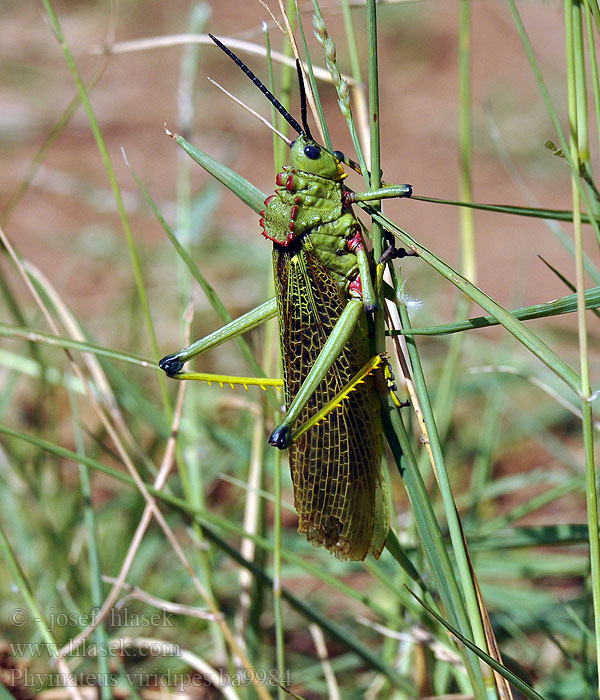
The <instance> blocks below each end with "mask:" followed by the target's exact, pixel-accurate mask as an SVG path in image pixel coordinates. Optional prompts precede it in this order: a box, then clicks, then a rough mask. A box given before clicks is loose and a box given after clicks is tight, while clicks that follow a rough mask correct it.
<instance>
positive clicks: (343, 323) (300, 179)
mask: <svg viewBox="0 0 600 700" xmlns="http://www.w3.org/2000/svg"><path fill="white" fill-rule="evenodd" d="M210 36H211V39H212V40H213V41H214V42H215V44H217V46H219V48H220V49H221V50H222V51H224V52H225V53H226V54H227V55H228V56H229V57H230V58H231V59H232V60H233V61H234V62H235V63H236V65H238V66H239V67H240V68H241V70H242V71H243V72H244V73H245V74H246V75H247V76H248V77H249V78H250V79H251V80H252V81H253V83H254V84H255V85H256V86H257V87H258V88H259V89H260V90H261V92H262V93H263V94H264V95H265V96H266V98H267V99H268V100H269V101H270V102H271V103H272V104H273V105H274V106H275V107H276V109H277V110H278V111H279V112H280V113H281V114H282V116H283V117H284V118H285V119H286V120H287V122H288V123H289V124H290V125H291V127H292V128H293V129H294V130H295V131H296V132H297V133H298V137H297V138H296V140H295V141H293V142H292V144H291V147H290V165H289V166H284V168H283V172H281V173H279V174H278V175H277V177H276V184H277V188H278V189H276V191H275V193H274V194H272V195H271V196H270V197H268V198H267V199H266V200H265V210H264V211H263V212H261V219H260V225H261V227H262V235H263V236H264V237H265V238H266V239H268V240H270V241H272V243H273V271H274V276H275V289H276V295H275V300H270V301H269V302H266V303H265V304H263V305H262V306H261V307H258V309H255V310H254V311H251V312H249V313H248V314H245V315H244V316H242V317H240V318H239V319H237V320H235V321H232V322H231V323H229V324H227V325H226V326H225V327H223V328H222V329H221V330H220V331H217V332H215V333H213V334H211V335H209V336H207V337H206V338H204V339H202V340H200V341H197V342H196V343H194V344H193V345H190V346H189V347H187V348H184V349H183V350H180V351H179V352H176V353H174V354H171V355H167V356H166V357H164V358H163V359H162V360H161V361H160V363H159V364H160V367H161V368H162V369H163V370H164V371H165V372H166V373H167V375H168V376H170V377H173V378H176V379H190V378H195V379H198V378H201V379H206V378H207V375H200V374H197V373H193V372H183V371H182V368H183V364H184V363H185V362H187V361H188V360H189V359H191V358H192V357H194V356H195V355H197V354H199V353H201V352H204V351H206V350H207V349H209V348H212V347H215V346H216V345H218V344H220V343H222V342H224V341H225V340H228V339H230V338H232V337H234V336H235V335H237V334H238V333H241V332H245V331H247V330H249V329H251V328H254V327H256V326H257V325H259V324H260V323H262V322H263V321H265V320H267V319H268V318H272V317H273V316H275V315H276V314H277V316H278V319H279V331H280V345H281V356H282V362H283V376H284V380H283V385H284V393H285V404H286V414H285V418H284V419H283V420H282V422H281V423H280V424H279V425H278V426H277V427H276V428H275V429H274V430H273V432H272V433H271V436H270V438H269V443H270V444H271V445H273V446H275V447H278V448H280V449H288V450H289V462H290V469H291V474H292V481H293V486H294V502H295V507H296V510H297V512H298V516H299V525H298V531H299V532H301V533H303V534H304V535H305V536H306V538H307V539H308V540H309V541H310V542H312V543H313V544H316V545H320V546H323V547H326V548H327V549H328V550H329V551H330V552H332V553H334V554H335V555H336V556H337V557H339V558H341V559H351V560H362V559H364V558H365V557H366V556H367V554H372V555H373V556H374V557H376V558H378V557H379V555H380V554H381V551H382V550H383V547H384V545H385V540H386V537H387V533H388V529H389V502H388V494H387V488H386V482H385V478H384V476H383V473H382V468H381V457H382V422H381V402H380V398H379V396H378V392H377V390H376V387H375V381H374V377H373V374H372V373H373V371H374V369H375V368H376V367H377V366H378V365H379V364H381V363H382V362H383V360H382V359H381V358H380V357H375V358H372V352H371V348H370V342H369V319H368V313H370V312H373V311H375V310H376V308H377V305H376V298H375V294H374V291H373V285H372V281H371V270H370V260H369V254H368V251H367V248H366V246H365V243H364V240H363V234H362V228H361V225H360V224H359V222H358V220H357V218H356V216H355V215H354V213H353V211H352V207H351V205H352V204H353V203H354V202H369V201H379V200H381V199H383V198H387V197H410V196H411V194H412V187H411V186H410V185H394V186H386V187H383V188H381V189H379V190H376V191H374V192H363V193H355V192H352V191H350V190H349V189H347V188H346V187H345V186H344V184H343V181H344V179H345V178H346V176H347V175H346V172H345V171H344V167H343V164H348V165H350V167H353V168H355V169H356V167H357V166H356V164H354V163H353V162H352V161H350V159H348V158H345V157H344V155H343V154H342V153H340V152H339V151H336V152H333V153H332V152H330V151H328V150H327V149H325V148H324V147H323V146H321V145H320V144H318V143H317V142H316V141H315V140H314V139H313V138H312V135H311V133H310V129H309V127H308V123H307V118H306V96H305V93H304V84H303V80H302V74H301V71H300V68H299V64H298V72H299V84H300V97H301V110H302V126H301V125H300V124H299V123H298V122H297V121H296V120H295V119H294V118H293V117H292V115H291V114H289V112H287V110H286V109H285V108H284V107H283V106H282V105H281V104H280V103H279V101H278V100H277V99H276V98H275V97H274V95H273V94H272V93H271V92H270V91H269V90H268V89H267V88H266V86H265V85H264V84H263V83H262V82H261V81H260V80H259V79H258V78H257V77H256V76H255V75H254V73H252V72H251V71H250V69H249V68H248V67H247V66H246V65H245V64H244V63H243V62H242V61H241V60H240V59H239V58H238V57H237V56H236V55H235V54H234V53H233V52H232V51H230V50H229V49H228V48H227V47H226V46H225V45H224V44H223V43H222V42H221V41H219V40H218V39H217V38H215V37H213V36H212V35H210ZM231 380H232V378H225V380H224V381H226V382H227V383H231ZM217 381H218V380H217ZM235 381H236V383H241V384H245V385H247V384H250V383H252V384H257V383H258V384H261V385H262V386H265V385H267V384H270V385H273V384H277V380H267V381H264V380H251V379H250V378H240V379H239V380H235ZM295 426H297V427H296V429H295Z"/></svg>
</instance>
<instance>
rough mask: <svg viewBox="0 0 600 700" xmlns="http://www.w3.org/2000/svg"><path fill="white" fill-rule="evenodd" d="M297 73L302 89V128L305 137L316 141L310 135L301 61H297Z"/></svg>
mask: <svg viewBox="0 0 600 700" xmlns="http://www.w3.org/2000/svg"><path fill="white" fill-rule="evenodd" d="M296 71H297V72H298V85H299V87H300V116H301V118H302V128H303V129H304V134H305V136H307V137H308V138H309V139H310V140H311V141H314V139H313V137H312V134H311V133H310V128H309V126H308V120H307V118H306V88H305V87H304V76H303V75H302V66H301V65H300V61H299V60H298V59H296Z"/></svg>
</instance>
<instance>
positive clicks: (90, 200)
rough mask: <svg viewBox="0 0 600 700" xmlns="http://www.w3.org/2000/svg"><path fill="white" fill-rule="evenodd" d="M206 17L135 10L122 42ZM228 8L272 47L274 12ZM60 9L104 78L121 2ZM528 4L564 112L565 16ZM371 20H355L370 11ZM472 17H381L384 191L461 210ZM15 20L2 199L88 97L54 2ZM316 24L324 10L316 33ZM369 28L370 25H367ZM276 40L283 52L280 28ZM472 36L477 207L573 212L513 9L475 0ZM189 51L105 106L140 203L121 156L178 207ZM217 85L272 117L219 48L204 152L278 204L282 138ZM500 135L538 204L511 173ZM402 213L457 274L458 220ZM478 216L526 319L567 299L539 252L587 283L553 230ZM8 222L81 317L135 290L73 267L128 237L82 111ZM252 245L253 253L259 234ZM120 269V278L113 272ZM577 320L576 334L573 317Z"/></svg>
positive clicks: (202, 119)
mask: <svg viewBox="0 0 600 700" xmlns="http://www.w3.org/2000/svg"><path fill="white" fill-rule="evenodd" d="M189 7H190V3H189V2H177V1H175V2H169V3H163V2H158V1H156V2H153V1H150V2H129V3H124V4H122V6H121V10H120V13H121V14H120V17H119V19H118V25H117V34H116V40H117V41H123V40H126V39H134V38H141V37H149V36H158V35H163V34H175V33H182V32H185V31H186V25H187V18H188V13H189ZM211 7H212V17H211V19H210V20H209V22H208V25H207V28H208V29H209V30H210V31H213V32H215V33H217V34H219V35H222V36H235V37H240V38H245V39H251V40H256V41H261V36H260V21H261V19H263V18H267V19H268V17H267V15H266V12H265V10H264V8H263V7H262V6H260V5H259V4H258V3H257V4H254V3H238V2H233V1H232V0H221V2H218V3H216V2H213V3H211ZM56 9H57V11H58V13H59V16H60V19H61V21H62V23H63V27H64V30H65V32H66V35H67V38H68V41H69V42H70V45H71V48H72V50H73V52H74V54H75V57H76V60H77V62H78V65H79V67H80V70H81V72H82V74H83V75H84V76H89V75H91V73H92V71H93V69H94V67H95V66H97V64H98V62H99V60H100V59H99V58H98V57H97V56H93V55H91V52H92V51H94V50H95V49H97V48H98V47H101V46H102V44H103V42H104V41H105V37H106V33H107V31H108V28H109V17H108V14H107V7H106V4H105V3H74V2H70V3H69V2H59V3H56ZM323 9H324V12H325V13H326V17H327V20H328V23H329V28H330V32H331V34H332V35H333V36H334V37H335V38H337V41H338V44H339V49H338V54H339V55H340V56H341V59H340V60H341V65H342V68H347V63H345V61H344V53H345V52H344V50H343V33H342V31H341V19H340V14H339V11H338V10H337V8H336V6H335V5H333V4H331V5H327V6H325V7H324V8H323ZM521 10H522V13H523V18H524V21H525V23H526V26H527V27H528V28H529V31H530V35H531V39H532V41H533V45H534V49H535V51H536V55H537V57H538V60H539V62H540V65H541V67H542V70H543V71H544V75H545V77H546V79H547V80H548V84H549V88H550V91H551V94H552V95H553V97H554V98H555V99H556V103H557V105H558V106H559V111H562V107H561V105H564V103H565V95H564V94H563V88H562V85H563V73H564V67H563V66H564V51H563V36H562V16H561V4H560V3H524V4H523V7H522V8H521ZM360 12H361V11H360V10H356V13H357V14H358V15H360ZM457 18H458V6H457V3H456V2H454V1H450V0H440V1H438V2H421V3H408V2H407V3H397V4H394V5H390V6H382V8H381V12H380V35H381V47H380V56H381V76H382V80H381V115H382V117H381V127H382V144H383V158H382V162H383V169H384V173H385V179H386V180H387V181H389V182H410V183H412V184H413V186H414V189H415V193H417V194H422V195H429V196H434V197H440V198H448V199H456V198H458V186H457V174H458V149H457V86H458V78H457V37H456V27H457ZM2 21H3V28H4V31H3V42H2V47H1V52H2V53H1V56H0V61H1V64H0V100H1V103H2V110H1V111H0V138H1V139H2V149H1V152H0V205H5V204H6V202H7V201H8V198H9V196H10V195H11V193H12V191H13V189H14V187H15V186H16V184H17V183H18V181H19V179H20V178H21V177H22V175H23V173H24V172H25V169H26V166H27V164H28V163H29V161H30V159H31V158H32V157H33V155H34V153H35V152H36V149H37V148H38V147H39V146H40V144H41V143H42V141H43V139H44V138H45V136H46V135H47V133H48V131H49V130H50V129H51V128H52V126H53V124H54V123H55V121H56V120H57V119H58V117H59V116H60V114H61V112H62V110H63V109H64V108H65V107H66V105H67V104H68V102H69V101H70V99H71V98H72V97H73V96H74V95H75V90H74V87H73V84H72V81H71V78H70V75H69V72H68V70H67V67H66V65H65V62H64V59H63V57H62V54H61V53H60V50H59V46H58V44H57V42H56V41H55V39H54V37H53V35H52V32H51V30H50V29H49V27H48V26H47V24H46V22H45V21H44V19H43V17H42V13H41V10H40V6H38V5H37V4H35V3H31V4H30V3H17V2H13V3H8V5H5V10H4V12H3V17H2ZM309 23H310V14H309V13H308V12H307V15H306V25H307V28H309V26H310V24H309ZM358 27H359V28H361V27H362V28H363V29H364V23H363V22H362V20H360V19H359V20H358ZM273 36H274V39H273V41H274V42H277V41H278V37H277V36H276V31H275V32H273ZM361 39H364V32H363V36H362V37H361V36H359V40H361ZM472 40H473V57H474V59H473V121H474V167H473V183H474V199H475V200H476V201H479V202H490V203H513V204H517V205H527V204H529V203H530V202H531V201H532V200H531V198H535V199H537V200H538V201H539V203H540V205H543V206H547V207H556V208H569V204H570V202H569V199H570V197H569V195H570V186H569V179H568V173H567V169H566V166H565V164H564V162H563V161H562V160H560V159H558V158H555V157H552V155H551V153H550V151H548V150H547V149H546V148H544V146H543V143H544V140H545V139H547V138H552V139H553V140H556V139H555V136H554V133H553V129H552V126H551V124H550V121H549V119H548V117H547V115H546V113H545V111H544V107H543V105H542V101H541V98H540V96H539V93H538V90H537V87H536V85H535V83H534V81H533V78H532V76H531V72H530V70H529V68H528V64H527V61H526V57H525V54H524V51H523V48H522V46H521V43H520V41H519V39H518V37H517V35H516V31H515V28H514V25H513V22H512V19H511V17H510V14H509V10H508V8H507V7H506V5H505V3H501V2H487V3H474V6H473V36H472ZM181 55H182V49H181V47H174V48H161V49H154V50H149V51H143V52H137V53H126V54H122V55H116V56H111V57H110V58H109V60H108V64H107V66H106V70H105V72H104V75H103V77H102V79H101V81H100V83H99V84H98V85H97V86H96V88H95V89H94V91H93V94H92V100H93V105H94V108H95V110H96V114H97V116H98V119H99V121H100V125H101V127H102V129H103V133H104V136H105V138H106V140H107V144H108V147H109V152H110V155H111V157H112V159H113V163H114V166H115V168H116V170H117V174H118V178H119V181H120V183H121V185H122V187H123V188H124V190H125V191H126V192H130V193H131V196H132V198H133V200H134V201H137V199H138V198H139V195H138V194H137V192H136V188H135V185H134V183H132V180H131V177H130V175H129V173H128V172H127V171H126V168H125V166H124V164H123V161H122V159H121V156H120V152H119V149H120V148H121V147H124V148H125V150H126V152H127V156H128V158H129V160H130V161H131V163H132V164H133V165H134V167H135V169H136V171H137V172H138V174H139V175H140V176H141V177H142V178H143V180H144V181H145V182H146V184H147V185H148V187H149V188H150V189H151V191H152V192H153V193H154V194H155V196H157V197H158V198H159V199H161V200H163V201H169V200H171V201H172V199H173V197H174V193H175V168H176V159H177V149H176V147H175V146H174V144H173V143H172V141H170V140H169V139H168V138H167V137H166V136H165V134H164V131H163V122H165V121H166V122H167V123H168V124H169V125H176V124H177V85H178V80H179V70H180V60H181ZM314 55H315V56H318V53H316V52H315V54H314ZM249 63H250V64H251V66H252V67H253V68H255V69H256V71H257V72H258V73H259V74H261V73H264V70H261V69H262V68H263V66H262V65H261V63H260V60H259V59H252V60H249ZM207 74H210V75H211V76H214V77H215V78H216V79H218V80H220V81H222V82H223V83H224V84H225V85H227V86H228V87H229V88H231V89H232V90H234V91H237V93H238V94H241V95H242V96H244V97H248V99H249V100H251V101H252V104H253V105H254V106H257V108H258V109H262V111H263V113H267V111H268V110H267V108H266V107H265V105H262V104H261V103H260V102H261V101H260V96H255V97H254V98H253V97H252V86H251V85H248V86H245V85H244V83H243V81H244V78H243V76H241V75H239V76H236V75H235V70H232V67H231V66H229V65H228V61H226V60H224V57H223V56H222V55H221V54H219V53H218V52H217V51H216V50H215V49H214V47H207V48H203V49H202V56H201V59H200V68H199V75H198V79H197V90H196V96H197V97H196V110H197V111H196V127H195V133H194V134H193V137H194V140H195V142H196V143H198V144H199V145H200V147H203V148H206V150H208V151H209V152H210V153H211V154H212V155H214V156H215V157H217V158H219V157H222V156H223V154H224V153H225V152H226V151H227V149H228V148H229V150H230V151H231V149H233V151H234V152H235V154H236V157H235V159H234V161H233V166H234V167H235V168H236V169H237V170H238V171H239V172H241V173H242V174H244V175H245V176H246V177H248V178H249V179H251V180H252V181H253V182H254V183H255V184H257V185H258V186H259V187H261V189H263V191H266V192H268V191H269V190H270V189H272V182H273V175H272V158H271V155H270V143H271V139H270V136H269V134H268V133H267V132H266V131H265V130H264V128H263V127H262V126H261V125H260V124H258V123H257V122H254V121H253V120H252V119H251V118H250V117H249V116H248V115H246V114H245V113H243V112H241V111H240V110H239V108H238V107H236V106H235V105H232V104H231V103H230V102H229V101H228V100H227V98H226V97H225V96H223V95H221V94H220V93H219V92H218V91H217V90H216V89H215V88H214V87H212V86H211V85H210V84H209V83H208V82H207V81H206V80H205V79H204V76H205V75H207ZM324 94H325V96H326V111H327V115H328V118H329V121H330V125H331V128H332V130H333V133H334V138H335V141H336V142H335V146H336V147H338V148H341V149H346V150H347V151H348V152H351V148H350V147H349V139H348V137H347V135H346V132H345V124H344V123H343V120H342V118H341V117H340V115H339V112H338V111H337V110H336V106H335V102H334V96H333V94H332V90H331V89H329V90H325V92H324ZM561 116H562V117H564V114H561ZM492 123H494V124H495V127H497V129H498V130H499V134H500V136H501V139H502V144H503V148H505V149H506V151H507V153H508V154H509V155H510V157H511V158H512V159H513V162H514V165H515V167H516V169H517V171H518V173H519V175H520V176H521V177H522V178H523V181H524V182H525V183H526V186H527V189H528V192H525V191H524V187H523V186H522V185H521V183H519V182H515V181H514V179H513V178H512V177H511V176H510V175H508V174H507V172H506V170H505V169H504V167H503V165H502V164H501V163H500V160H499V157H498V153H497V149H496V146H495V144H494V142H493V139H492V135H491V134H492V127H491V124H492ZM563 123H564V119H563ZM198 170H199V169H198ZM194 176H195V178H196V182H197V183H198V184H200V183H202V182H204V176H203V174H202V173H200V172H198V173H195V175H194ZM355 186H359V185H358V183H356V185H355ZM223 202H224V206H223V208H222V210H221V212H220V216H221V217H223V218H222V219H221V226H223V228H224V229H225V230H228V229H229V230H232V231H234V232H235V235H236V236H244V235H247V236H248V237H251V236H256V235H257V233H258V226H257V224H256V223H255V222H254V221H253V220H252V217H251V216H250V217H249V216H248V212H247V210H246V209H245V208H244V207H242V206H241V205H238V204H237V203H236V202H235V201H234V198H233V197H230V196H229V195H225V196H224V199H223ZM386 211H387V212H388V213H389V214H390V215H392V217H393V218H395V220H396V221H398V222H401V223H402V225H403V226H404V227H405V228H406V230H408V231H409V232H410V233H411V234H412V235H414V236H415V237H416V238H418V239H419V240H420V241H422V242H423V243H425V244H426V245H427V246H429V247H431V249H432V250H433V251H435V252H436V253H438V254H439V255H440V256H441V257H443V258H444V259H446V260H447V261H448V262H449V263H450V264H456V263H457V247H458V243H457V241H458V210H457V209H455V208H449V207H446V206H441V205H431V204H425V203H422V202H407V201H402V202H390V203H389V204H386ZM475 218H476V232H477V247H478V265H479V280H480V283H481V285H482V286H483V288H484V290H485V291H486V292H488V293H489V294H491V295H492V296H493V297H494V298H496V299H497V300H498V301H500V302H501V303H503V304H506V305H507V306H509V307H512V306H516V305H521V304H526V303H534V302H539V301H544V300H548V299H551V298H554V297H557V296H561V295H562V294H564V293H566V290H565V289H564V287H563V285H562V284H561V283H560V282H559V281H558V280H557V279H556V278H555V277H554V275H553V274H552V273H551V272H549V271H548V270H547V269H546V268H545V267H544V266H543V265H542V263H540V262H539V261H538V260H537V258H536V253H538V252H539V253H542V254H543V255H544V256H545V257H546V258H547V259H549V260H550V261H552V262H553V263H554V264H556V265H557V266H558V267H560V268H561V269H562V270H563V271H564V272H565V274H567V275H568V276H569V277H572V276H573V269H572V268H573V265H572V262H571V261H570V260H569V259H568V256H567V255H566V254H565V252H564V251H563V250H562V248H561V247H560V246H559V245H558V243H557V242H556V241H555V239H554V238H553V236H552V235H551V233H550V231H549V229H548V227H547V226H546V224H545V223H544V222H542V221H539V220H531V219H526V218H522V217H510V216H502V215H497V214H488V213H476V215H475ZM134 222H135V224H136V226H135V230H134V234H135V236H136V239H138V240H140V241H144V242H152V241H156V242H161V241H162V233H161V231H160V229H159V227H158V225H157V224H156V223H155V222H154V221H153V220H152V219H151V218H150V216H148V214H147V213H140V214H138V216H137V217H134ZM223 222H224V223H223ZM5 227H6V231H7V234H8V235H9V236H10V237H11V239H12V240H13V241H14V243H15V244H17V245H18V247H19V249H20V250H21V252H22V253H23V254H24V255H25V256H26V257H28V258H30V259H32V260H33V261H34V262H36V263H37V264H39V266H40V267H41V268H42V270H44V271H46V272H47V273H48V274H51V276H52V278H53V280H54V282H55V284H57V285H59V286H60V287H61V289H62V290H63V292H65V293H66V294H67V295H68V300H69V302H71V303H73V304H74V305H75V307H76V308H78V307H79V309H78V310H81V311H83V308H82V307H85V308H86V309H87V310H88V311H89V310H90V309H98V310H100V309H102V308H105V305H106V304H107V301H108V303H111V302H113V301H114V300H113V299H111V295H113V294H114V293H115V292H116V291H117V288H118V285H116V284H115V279H114V277H113V278H112V279H110V280H109V279H107V276H108V275H107V270H105V269H102V266H100V269H98V265H95V266H93V267H94V269H92V270H88V269H87V266H86V264H85V260H84V259H75V260H74V258H73V252H74V250H75V248H74V246H76V245H77V244H76V242H75V241H76V240H77V238H78V237H79V236H81V235H86V234H87V236H92V238H94V240H96V241H97V237H98V236H100V237H101V236H102V231H103V229H105V228H106V227H109V228H114V231H115V232H116V234H115V235H118V229H119V225H118V222H117V220H116V218H115V216H114V211H113V206H112V204H111V198H110V193H109V190H108V183H107V178H106V174H105V172H104V170H103V168H102V165H101V161H100V158H99V157H98V152H97V149H96V146H95V143H94V141H93V138H92V135H91V133H90V129H89V126H88V123H87V120H86V118H85V115H84V113H83V111H82V110H81V109H79V110H78V111H77V113H76V115H75V116H74V118H73V119H72V120H71V123H70V124H69V125H68V126H67V128H66V129H65V130H64V132H63V133H62V134H61V135H60V137H59V139H58V141H57V143H56V144H55V145H54V147H53V148H52V150H51V152H50V154H49V155H48V156H47V158H46V159H45V161H44V164H43V168H42V170H41V172H39V173H38V175H37V176H36V177H35V179H34V181H33V184H32V186H31V187H30V188H29V190H28V192H27V193H26V195H25V197H24V198H23V199H22V200H21V202H20V203H19V205H18V206H17V207H16V209H15V210H14V212H13V213H12V214H11V216H10V218H9V219H8V221H5ZM232 235H233V234H232ZM236 240H238V241H239V244H240V245H244V242H245V241H244V239H243V238H241V237H240V238H239V239H236ZM66 253H68V254H66ZM265 255H268V254H267V252H266V251H265ZM82 257H83V256H82ZM83 271H85V274H82V272H83ZM407 271H408V274H409V285H408V286H409V289H408V291H409V293H411V294H416V295H419V294H420V293H421V292H423V293H424V294H426V292H427V290H428V289H430V288H431V285H432V284H433V285H436V286H439V287H440V289H442V290H444V292H448V290H449V288H448V286H447V285H446V283H442V282H440V281H439V280H437V279H432V273H431V272H429V271H422V270H419V271H417V270H416V269H415V268H414V267H413V266H411V267H410V270H408V268H407ZM113 274H118V270H117V271H111V276H112V275H113ZM413 282H414V284H411V283H413ZM411 287H414V289H413V288H411ZM427 296H428V295H427ZM437 298H438V301H437V302H433V303H435V307H433V308H430V309H429V311H428V312H427V314H426V315H427V317H428V318H438V319H439V320H444V319H445V318H449V317H451V314H452V307H453V304H449V303H448V301H449V297H448V296H447V294H443V295H442V296H441V297H440V296H438V297H437ZM560 323H569V322H568V321H565V320H564V319H563V320H561V321H560Z"/></svg>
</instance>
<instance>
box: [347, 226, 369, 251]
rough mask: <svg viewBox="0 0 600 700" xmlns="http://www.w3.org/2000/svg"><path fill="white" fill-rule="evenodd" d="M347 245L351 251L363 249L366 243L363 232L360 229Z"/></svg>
mask: <svg viewBox="0 0 600 700" xmlns="http://www.w3.org/2000/svg"><path fill="white" fill-rule="evenodd" d="M346 246H347V247H348V250H349V251H351V252H354V251H355V250H363V249H364V247H365V244H364V242H363V238H362V233H361V232H360V231H356V232H355V234H354V235H353V236H352V238H350V240H349V241H348V243H346Z"/></svg>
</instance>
